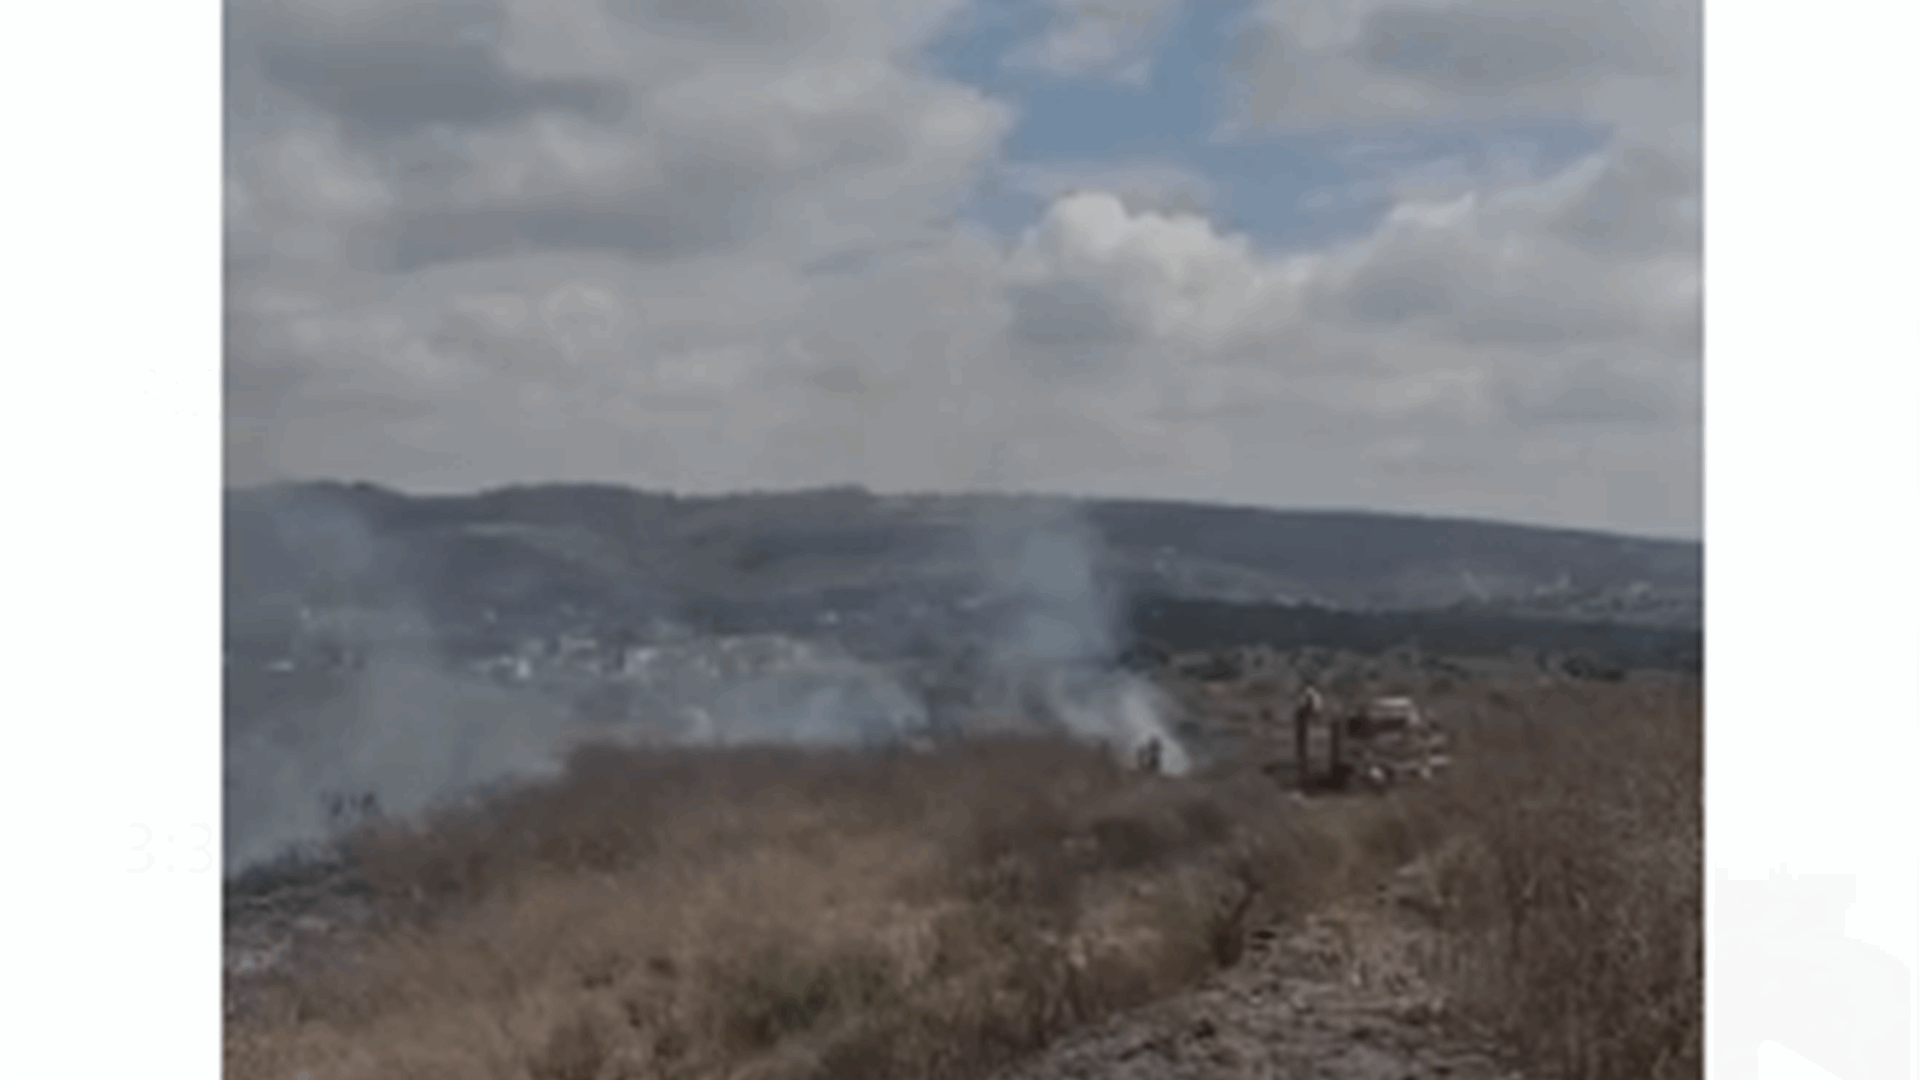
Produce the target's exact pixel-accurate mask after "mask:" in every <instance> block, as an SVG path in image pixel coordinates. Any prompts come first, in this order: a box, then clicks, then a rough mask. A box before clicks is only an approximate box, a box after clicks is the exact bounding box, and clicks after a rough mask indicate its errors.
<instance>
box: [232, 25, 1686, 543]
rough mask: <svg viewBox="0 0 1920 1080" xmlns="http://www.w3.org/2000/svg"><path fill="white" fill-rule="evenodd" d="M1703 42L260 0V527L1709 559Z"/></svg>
mask: <svg viewBox="0 0 1920 1080" xmlns="http://www.w3.org/2000/svg"><path fill="white" fill-rule="evenodd" d="M1699 27H1700V15H1699V6H1698V4H1697V3H1692V2H1688V0H1557V2H1554V3H1547V2H1545V0H1341V2H1338V3H1335V2H1332V0H1251V2H1224V0H1219V2H1192V0H1189V2H1184V3H1183V2H1181V0H1021V2H1013V0H784V2H775V0H229V2H228V5H227V31H226V33H227V44H226V80H227V82H226V94H227V107H226V108H227V121H226V122H227V142H226V165H225V170H226V192H225V218H226V228H227V345H226V350H227V375H226V393H227V397H226V414H227V420H226V432H227V433H226V447H227V471H228V479H229V481H230V482H233V483H253V482H258V481H263V480H269V479H277V478H309V477H337V478H349V479H366V480H373V481H376V482H382V483H388V484H393V485H396V486H399V487H402V488H405V489H408V490H420V491H435V490H458V489H473V488H478V487H482V486H488V485H495V484H502V483H512V482H529V481H541V480H596V481H615V482H620V483H627V484H633V485H636V486H641V487H647V488H654V489H671V490H679V491H715V490H726V489H739V488H757V489H768V488H779V487H791V486H814V485H821V484H839V483H848V482H852V483H860V484H865V485H867V486H869V487H872V488H874V489H876V490H881V491H898V490H916V491H927V490H956V489H981V488H991V489H1023V490H1044V491H1056V492H1072V493H1093V494H1126V495H1148V496H1171V497H1179V498H1184V499H1206V500H1219V501H1228V502H1235V503H1243V504H1253V505H1266V506H1283V507H1363V508H1370V509H1380V510H1398V511H1414V512H1422V513H1444V514H1465V515H1472V516H1482V517H1495V518H1502V519H1509V520H1517V521H1526V522H1539V523H1547V524H1561V525H1574V526H1582V527H1599V528H1606V529H1613V530H1621V531H1628V532H1636V533H1647V534H1657V535H1678V536H1698V535H1699V527H1700V488H1701V484H1700V471H1701V469H1700V411H1701V390H1700V387H1701V379H1700V337H1701V331H1700V325H1701V324H1700V253H1699V241H1700V163H1699V148H1700V97H1699V93H1700V90H1699V76H1700V67H1699V48H1700V29H1699Z"/></svg>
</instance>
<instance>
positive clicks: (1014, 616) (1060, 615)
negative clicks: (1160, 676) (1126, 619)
mask: <svg viewBox="0 0 1920 1080" xmlns="http://www.w3.org/2000/svg"><path fill="white" fill-rule="evenodd" d="M974 533H975V537H976V542H977V546H978V549H979V552H980V557H981V565H982V567H983V570H984V573H985V576H986V583H987V586H988V590H989V595H990V596H991V597H992V599H993V601H994V606H995V608H996V609H997V610H999V611H1000V612H1001V613H1002V618H1001V622H1000V626H999V628H998V632H997V633H996V634H995V636H994V640H993V647H992V661H993V665H994V667H995V668H996V670H997V672H998V673H999V674H1000V675H1001V676H1002V678H1003V679H1005V680H1006V682H1007V683H1008V684H1009V685H1010V686H1012V687H1013V688H1015V692H1016V694H1017V701H1016V702H1015V705H1016V707H1018V708H1020V709H1021V710H1022V711H1023V712H1029V713H1033V712H1037V713H1039V714H1041V715H1042V716H1043V717H1044V718H1045V719H1047V720H1050V721H1052V722H1053V723H1054V724H1055V725H1057V726H1058V727H1060V728H1061V729H1063V730H1065V731H1067V732H1068V733H1070V734H1072V735H1074V736H1076V737H1079V738H1083V739H1088V740H1092V741H1096V742H1103V743H1106V744H1108V745H1110V746H1112V747H1113V748H1114V749H1115V750H1116V752H1119V753H1122V754H1126V753H1130V752H1131V751H1132V750H1133V749H1134V748H1135V747H1138V746H1139V745H1141V744H1142V743H1144V742H1145V741H1146V740H1148V739H1155V738H1157V739H1159V740H1160V743H1161V746H1162V752H1163V757H1162V767H1163V768H1165V769H1166V771H1168V772H1170V773H1173V774H1175V775H1179V774H1181V773H1184V772H1186V771H1187V769H1188V768H1189V767H1190V760H1189V757H1188V754H1187V752H1186V749H1185V748H1184V747H1183V746H1181V745H1180V742H1179V740H1178V739H1177V738H1175V737H1174V734H1173V732H1172V730H1171V728H1170V727H1169V725H1168V723H1167V716H1168V715H1169V712H1170V705H1169V702H1168V701H1167V700H1166V698H1165V697H1164V696H1163V695H1162V694H1161V693H1160V692H1159V691H1158V690H1157V689H1156V688H1155V687H1154V686H1153V685H1152V684H1150V683H1148V682H1147V681H1146V680H1144V679H1141V678H1140V677H1138V676H1136V675H1134V674H1133V673H1131V672H1129V671H1126V670H1123V669H1121V668H1119V667H1118V666H1117V665H1116V664H1115V663H1114V661H1115V658H1116V656H1117V653H1118V649H1119V643H1118V641H1117V637H1118V634H1117V632H1116V631H1117V627H1118V625H1119V621H1118V620H1119V612H1120V604H1121V600H1122V599H1123V598H1122V597H1120V596H1119V595H1118V594H1117V593H1116V592H1115V591H1114V589H1113V586H1112V578H1111V577H1110V576H1107V575H1104V574H1102V573H1101V572H1100V571H1101V550H1102V545H1101V540H1100V534H1099V532H1098V531H1097V530H1095V529H1094V528H1093V527H1092V526H1091V525H1089V524H1088V523H1087V521H1086V520H1085V518H1084V516H1083V515H1082V514H1081V513H1080V512H1079V510H1078V508H1077V507H1076V506H1075V505H1073V504H1071V503H1068V502H1065V501H1058V500H1023V501H1019V502H1013V503H1009V504H1007V505H1006V506H1005V508H1004V509H999V510H995V511H990V512H988V513H985V514H983V515H981V517H980V518H979V519H978V521H977V522H976V524H975V527H974Z"/></svg>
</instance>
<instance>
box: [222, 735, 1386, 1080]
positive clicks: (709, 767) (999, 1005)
mask: <svg viewBox="0 0 1920 1080" xmlns="http://www.w3.org/2000/svg"><path fill="white" fill-rule="evenodd" d="M1250 825H1251V826H1258V827H1257V828H1256V827H1250ZM1413 843H1414V841H1413V839H1412V833H1411V831H1410V826H1409V825H1408V824H1407V819H1406V817H1405V815H1404V814H1402V813H1400V812H1399V811H1397V810H1395V809H1393V808H1392V807H1390V805H1389V804H1387V803H1378V804H1370V803H1369V804H1355V805H1354V806H1353V807H1351V808H1349V809H1346V810H1344V811H1342V812H1337V813H1335V812H1327V813H1318V814H1315V815H1312V816H1311V818H1309V817H1307V816H1306V815H1302V814H1296V813H1293V812H1292V811H1291V808H1290V807H1289V806H1288V805H1287V804H1286V803H1285V801H1284V799H1283V798H1282V797H1281V795H1280V793H1278V792H1277V791H1275V790H1274V789H1273V788H1272V787H1271V785H1268V784H1264V783H1262V782H1259V781H1258V779H1257V778H1255V779H1254V780H1253V781H1251V782H1240V783H1235V782H1231V781H1225V780H1222V781H1215V782H1211V783H1201V784H1187V783H1179V782H1173V781H1143V780H1141V779H1139V778H1136V777H1132V776H1129V775H1127V774H1126V773H1125V772H1124V771H1122V770H1120V769H1118V768H1116V767H1115V766H1114V764H1113V763H1112V762H1111V760H1110V759H1109V758H1108V757H1107V756H1106V755H1104V754H1102V753H1100V752H1098V751H1096V750H1093V749H1090V748H1086V747H1082V746H1077V745H1073V744H1069V743H1064V742H1054V741H1043V740H1033V739H1010V740H1002V741H987V742H977V743H972V744H969V745H964V746H960V747H956V748H954V749H952V750H949V751H946V752H943V753H941V754H937V755H928V756H898V757H891V758H889V757H884V756H877V755H856V754H807V753H802V752H798V751H771V750H770V751H742V752H731V753H693V752H686V753H677V752H659V751H635V750H615V749H607V748H589V749H583V750H581V751H580V752H579V753H578V754H577V755H576V757H575V758H574V760H573V761H572V763H571V768H570V770H569V773H568V775H567V777H566V778H565V779H564V780H563V781H561V782H559V783H556V784H554V785H550V786H547V787H543V788H538V789H534V790H530V791H526V792H523V793H520V794H518V795H516V796H513V797H512V798H510V799H507V800H504V801H501V802H498V803H496V804H493V805H491V806H488V807H483V808H473V809H469V810H466V811H462V812H459V813H454V814H449V815H445V816H443V817H442V818H441V819H439V820H436V821H431V822H428V823H425V824H424V825H422V826H420V827H418V828H414V829H406V830H401V829H389V830H387V831H384V832H371V831H370V832H367V833H364V834H362V835H361V836H360V837H359V838H358V839H357V840H356V841H355V842H354V844H353V845H352V849H353V851H354V853H355V856H356V858H357V859H358V860H359V862H360V864H361V866H362V869H363V872H364V874H365V875H366V877H367V878H368V879H369V881H370V882H371V883H372V884H373V886H374V888H375V889H376V890H377V891H378V893H379V895H380V896H381V897H382V906H383V907H384V909H385V910H387V911H389V912H391V913H394V915H393V917H392V919H391V921H390V922H389V923H388V924H387V925H386V926H385V927H384V929H383V930H382V932H381V933H380V934H379V935H378V936H377V937H376V938H375V939H374V940H373V941H372V942H371V943H370V944H369V945H368V946H367V947H366V948H365V949H363V950H361V955H360V956H359V957H358V958H357V959H356V962H355V963H354V964H352V965H351V966H345V965H342V966H341V967H339V968H338V969H335V970H324V969H321V968H318V967H312V966H309V967H307V968H304V969H302V970H301V971H300V972H299V974H298V975H288V976H286V977H283V978H281V979H279V980H277V981H276V982H273V983H268V984H264V985H261V986H258V987H256V988H254V989H253V990H252V991H251V992H250V994H249V998H250V1000H249V1006H248V1009H247V1010H246V1013H245V1015H244V1016H242V1017H240V1018H237V1019H235V1020H234V1021H232V1022H230V1023H229V1026H228V1034H227V1063H228V1070H229V1075H230V1076H232V1077H236V1078H249V1077H289V1078H291V1077H293V1076H296V1075H298V1074H301V1073H304V1074H305V1075H306V1076H307V1077H308V1080H331V1078H336V1077H340V1078H345V1077H376V1076H377V1077H421V1078H426V1077H442V1076H445V1077H463V1078H464V1077H475V1076H481V1077H515V1078H522V1077H524V1078H534V1080H542V1078H578V1080H608V1078H612V1077H634V1078H638V1077H702V1076H721V1075H725V1076H746V1075H751V1076H765V1077H811V1076H831V1077H836V1078H845V1080H858V1078H861V1077H929V1078H933V1077H977V1076H980V1075H983V1074H985V1073H986V1072H988V1071H991V1070H992V1069H993V1068H995V1067H997V1066H999V1065H1002V1064H1004V1063H1007V1062H1010V1061H1013V1060H1015V1059H1017V1058H1019V1057H1021V1056H1023V1055H1026V1054H1028V1053H1031V1052H1032V1051H1034V1050H1036V1049H1038V1048H1039V1047H1041V1046H1043V1045H1044V1044H1045V1043H1046V1042H1048V1041H1049V1040H1051V1039H1052V1038H1054V1037H1055V1036H1057V1035H1058V1034H1060V1033H1061V1032H1063V1031H1064V1030H1066V1029H1067V1028H1069V1027H1072V1026H1075V1025H1078V1024H1082V1023H1085V1022H1088V1021H1090V1020H1094V1019H1097V1018H1099V1017H1101V1016H1104V1015H1107V1014H1109V1013H1111V1012H1113V1011H1115V1010H1120V1009H1125V1008H1128V1007H1131V1006H1133V1005H1137V1004H1140V1003H1144V1002H1146V1001H1148V1000H1151V999H1154V998H1157V997H1160V996H1163V995H1165V994H1167V993H1169V992H1172V991H1174V990H1177V989H1179V988H1180V987H1182V986H1185V985H1189V984H1191V983H1192V982H1193V981H1195V980H1196V979H1198V978H1200V977H1202V976H1204V975H1205V974H1207V973H1209V972H1211V971H1213V970H1216V969H1217V968H1218V967H1219V966H1221V965H1222V964H1228V963H1232V962H1233V961H1234V960H1235V959H1237V957H1238V954H1239V949H1240V941H1241V936H1242V935H1241V931H1242V928H1243V927H1244V926H1245V925H1246V924H1247V923H1248V922H1249V921H1252V920H1270V919H1273V918H1278V917H1284V916H1286V915H1289V914H1294V913H1298V912H1301V911H1305V910H1307V909H1308V908H1310V907H1312V906H1314V905H1316V904H1318V903H1320V902H1322V901H1323V900H1324V899H1325V897H1326V896H1327V895H1330V894H1331V893H1332V892H1335V891H1338V890H1341V889H1344V888H1347V887H1348V883H1350V882H1351V881H1356V880H1359V879H1360V878H1362V877H1365V876H1366V875H1369V874H1373V875H1377V874H1378V873H1380V872H1383V871H1384V870H1386V869H1387V868H1389V867H1390V866H1391V865H1393V864H1394V863H1395V862H1397V861H1399V860H1402V859H1404V857H1405V856H1406V855H1407V854H1408V852H1409V851H1410V850H1411V845H1412V844H1413Z"/></svg>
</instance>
